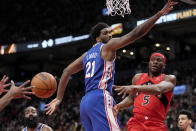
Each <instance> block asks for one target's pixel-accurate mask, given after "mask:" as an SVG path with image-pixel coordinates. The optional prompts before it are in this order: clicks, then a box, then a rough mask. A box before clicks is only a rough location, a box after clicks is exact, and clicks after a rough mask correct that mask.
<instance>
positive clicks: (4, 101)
mask: <svg viewBox="0 0 196 131" xmlns="http://www.w3.org/2000/svg"><path fill="white" fill-rule="evenodd" d="M13 98H14V96H13V95H11V94H10V93H9V92H8V93H6V94H5V95H4V96H3V97H2V98H1V99H0V111H2V110H3V109H4V108H5V107H6V106H7V105H8V104H9V103H10V101H11V100H12V99H13Z"/></svg>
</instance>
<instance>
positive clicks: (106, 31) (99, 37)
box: [90, 23, 112, 43]
mask: <svg viewBox="0 0 196 131" xmlns="http://www.w3.org/2000/svg"><path fill="white" fill-rule="evenodd" d="M90 35H91V39H92V41H93V43H96V42H102V43H107V42H108V41H109V40H110V39H111V38H112V34H111V30H110V28H109V26H108V25H107V24H106V23H98V24H96V25H95V26H93V27H92V29H91V31H90Z"/></svg>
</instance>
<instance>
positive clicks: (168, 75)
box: [164, 74, 176, 81]
mask: <svg viewBox="0 0 196 131" xmlns="http://www.w3.org/2000/svg"><path fill="white" fill-rule="evenodd" d="M164 79H165V80H169V81H176V76H175V75H171V74H167V75H165V78H164Z"/></svg>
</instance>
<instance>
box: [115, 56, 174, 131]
mask: <svg viewBox="0 0 196 131" xmlns="http://www.w3.org/2000/svg"><path fill="white" fill-rule="evenodd" d="M165 65H166V58H165V56H164V55H163V54H161V53H153V54H152V55H151V57H150V61H149V72H148V73H141V74H136V75H135V76H134V77H133V79H132V85H129V86H115V85H114V88H115V90H116V91H118V92H119V93H118V95H121V94H122V95H123V97H124V96H125V95H126V94H129V96H128V97H126V98H125V99H124V100H123V101H122V102H120V103H119V104H117V105H116V106H115V107H114V113H115V115H116V114H117V113H118V111H119V109H125V108H129V107H130V106H131V105H133V104H134V108H133V114H134V117H133V118H131V119H130V120H129V121H128V131H167V128H166V126H165V125H164V119H165V117H166V114H167V111H168V108H169V106H170V101H171V99H172V92H173V89H174V86H175V85H176V77H175V76H174V75H166V74H164V73H163V71H164V69H165Z"/></svg>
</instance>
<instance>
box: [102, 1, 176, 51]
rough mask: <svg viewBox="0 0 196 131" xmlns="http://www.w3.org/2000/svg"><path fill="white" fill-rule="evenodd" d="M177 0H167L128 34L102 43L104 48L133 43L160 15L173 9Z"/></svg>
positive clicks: (112, 49)
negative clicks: (174, 0) (157, 10)
mask: <svg viewBox="0 0 196 131" xmlns="http://www.w3.org/2000/svg"><path fill="white" fill-rule="evenodd" d="M176 4H177V2H173V1H172V0H168V3H167V4H166V5H165V6H164V7H163V8H162V10H161V11H159V12H157V13H156V14H155V15H153V16H152V17H151V18H149V19H148V20H147V21H146V22H144V23H143V24H141V25H139V26H137V27H136V28H135V29H133V30H132V31H131V32H129V33H128V34H126V35H124V36H122V37H120V38H113V39H111V40H110V41H109V42H108V44H106V45H104V46H105V47H104V48H105V50H107V51H108V50H111V51H116V50H118V49H120V48H122V47H125V46H127V45H128V44H131V43H133V42H134V41H135V40H137V39H139V38H141V37H142V36H144V35H145V34H146V33H148V32H149V31H150V30H151V28H152V27H153V26H154V24H155V22H156V21H157V20H158V19H159V18H160V17H161V16H162V15H165V14H167V13H168V12H170V11H171V10H172V9H173V6H174V5H176ZM104 48H103V49H104Z"/></svg>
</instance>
